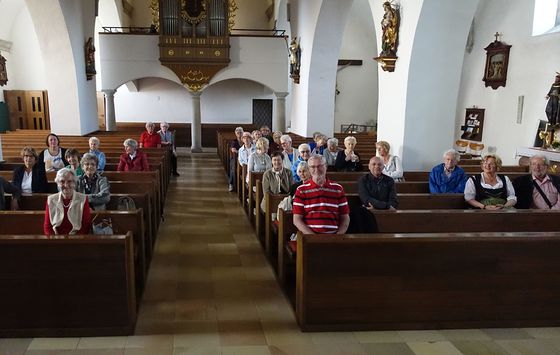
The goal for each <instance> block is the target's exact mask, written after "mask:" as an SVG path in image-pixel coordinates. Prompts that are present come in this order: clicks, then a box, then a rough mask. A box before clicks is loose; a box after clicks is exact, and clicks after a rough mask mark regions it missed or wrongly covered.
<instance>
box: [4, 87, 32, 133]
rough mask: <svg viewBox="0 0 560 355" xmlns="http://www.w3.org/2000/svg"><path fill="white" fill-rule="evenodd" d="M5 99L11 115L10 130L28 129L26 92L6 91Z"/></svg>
mask: <svg viewBox="0 0 560 355" xmlns="http://www.w3.org/2000/svg"><path fill="white" fill-rule="evenodd" d="M4 98H5V100H6V104H7V105H8V111H9V113H10V129H11V130H16V129H22V128H27V127H26V125H27V122H26V116H27V105H26V104H25V91H23V90H4Z"/></svg>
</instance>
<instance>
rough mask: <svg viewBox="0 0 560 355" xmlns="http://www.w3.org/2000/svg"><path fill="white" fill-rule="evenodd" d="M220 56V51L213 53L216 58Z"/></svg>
mask: <svg viewBox="0 0 560 355" xmlns="http://www.w3.org/2000/svg"><path fill="white" fill-rule="evenodd" d="M221 54H222V52H220V51H218V50H216V51H214V55H215V56H216V57H219V56H220V55H221Z"/></svg>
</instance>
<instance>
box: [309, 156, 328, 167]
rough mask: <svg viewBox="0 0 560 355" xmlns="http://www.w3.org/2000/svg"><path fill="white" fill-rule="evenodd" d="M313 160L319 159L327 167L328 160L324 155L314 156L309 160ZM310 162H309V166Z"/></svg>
mask: <svg viewBox="0 0 560 355" xmlns="http://www.w3.org/2000/svg"><path fill="white" fill-rule="evenodd" d="M311 159H319V160H321V164H323V165H327V160H326V159H325V157H324V156H322V155H318V154H315V155H312V156H311V158H309V160H311ZM309 160H308V161H307V163H308V164H309Z"/></svg>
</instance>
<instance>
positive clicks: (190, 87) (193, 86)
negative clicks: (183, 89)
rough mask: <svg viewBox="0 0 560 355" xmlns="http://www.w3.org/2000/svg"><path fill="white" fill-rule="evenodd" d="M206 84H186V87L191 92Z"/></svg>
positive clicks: (200, 89) (199, 89)
mask: <svg viewBox="0 0 560 355" xmlns="http://www.w3.org/2000/svg"><path fill="white" fill-rule="evenodd" d="M205 86H206V84H187V87H188V88H189V90H190V91H192V92H199V91H202V89H203V88H204V87H205Z"/></svg>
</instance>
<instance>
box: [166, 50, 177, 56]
mask: <svg viewBox="0 0 560 355" xmlns="http://www.w3.org/2000/svg"><path fill="white" fill-rule="evenodd" d="M167 54H169V55H174V54H175V51H174V50H173V49H170V50H168V51H167Z"/></svg>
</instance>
